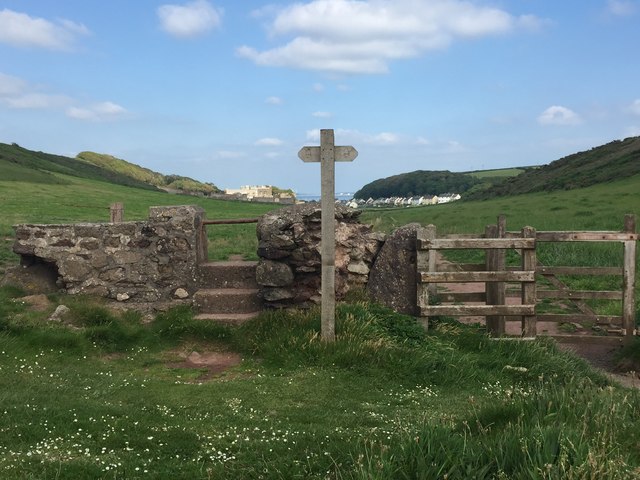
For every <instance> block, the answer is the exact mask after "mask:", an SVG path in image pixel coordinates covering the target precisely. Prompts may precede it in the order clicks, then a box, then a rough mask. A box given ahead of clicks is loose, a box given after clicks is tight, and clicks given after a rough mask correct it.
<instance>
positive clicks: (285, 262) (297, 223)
mask: <svg viewBox="0 0 640 480" xmlns="http://www.w3.org/2000/svg"><path fill="white" fill-rule="evenodd" d="M359 215H360V212H359V211H356V210H352V209H349V208H346V207H343V206H340V205H336V263H335V267H336V298H338V299H341V298H343V297H344V295H345V294H346V293H347V292H348V291H349V290H350V289H351V288H353V287H356V286H362V287H364V286H365V285H366V283H367V280H368V276H369V271H370V269H371V266H372V265H373V262H374V259H375V257H376V255H377V254H378V251H379V249H380V247H381V245H382V243H383V242H384V235H382V234H380V233H376V232H373V231H372V229H371V226H369V225H363V224H361V223H360V222H359V221H358V217H359ZM257 234H258V256H259V257H260V261H259V262H258V266H257V272H256V277H257V278H256V279H257V282H258V284H259V285H260V295H261V297H262V298H263V300H264V302H265V303H266V305H268V306H272V307H287V306H310V305H313V304H315V303H319V302H320V300H321V298H320V290H321V269H322V262H321V257H320V239H321V209H320V205H319V204H317V203H306V204H303V205H294V206H291V207H286V208H281V209H279V210H276V211H274V212H271V213H268V214H266V215H263V216H262V217H261V218H260V221H259V222H258V229H257Z"/></svg>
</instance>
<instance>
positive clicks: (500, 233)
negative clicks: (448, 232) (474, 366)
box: [484, 215, 507, 337]
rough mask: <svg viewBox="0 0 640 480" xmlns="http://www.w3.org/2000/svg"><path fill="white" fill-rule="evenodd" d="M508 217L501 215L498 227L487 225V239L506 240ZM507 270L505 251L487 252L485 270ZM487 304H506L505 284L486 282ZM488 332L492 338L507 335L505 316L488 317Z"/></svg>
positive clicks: (492, 250)
mask: <svg viewBox="0 0 640 480" xmlns="http://www.w3.org/2000/svg"><path fill="white" fill-rule="evenodd" d="M506 222H507V221H506V217H505V216H504V215H500V216H499V217H498V222H497V224H496V225H487V226H486V228H485V231H484V233H485V237H486V238H504V235H505V231H506ZM505 268H506V261H505V251H504V250H502V249H499V250H498V249H491V250H486V253H485V270H486V271H488V272H503V271H504V270H505ZM485 292H486V303H487V305H504V304H505V284H504V282H486V283H485ZM486 322H487V330H488V331H489V334H490V335H491V336H492V337H500V336H502V335H504V334H505V324H504V316H502V315H487V317H486Z"/></svg>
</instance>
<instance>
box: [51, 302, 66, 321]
mask: <svg viewBox="0 0 640 480" xmlns="http://www.w3.org/2000/svg"><path fill="white" fill-rule="evenodd" d="M70 311H71V310H70V309H69V307H67V306H66V305H58V306H57V307H56V309H55V310H54V312H53V313H52V314H51V315H50V316H49V318H47V321H48V322H61V321H62V317H63V316H65V315H66V314H67V313H69V312H70Z"/></svg>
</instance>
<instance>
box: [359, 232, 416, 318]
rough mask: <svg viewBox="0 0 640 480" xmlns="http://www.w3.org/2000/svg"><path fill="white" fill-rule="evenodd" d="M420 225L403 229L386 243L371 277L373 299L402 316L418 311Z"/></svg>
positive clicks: (369, 285)
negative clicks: (417, 243)
mask: <svg viewBox="0 0 640 480" xmlns="http://www.w3.org/2000/svg"><path fill="white" fill-rule="evenodd" d="M419 227H420V224H418V223H411V224H409V225H405V226H404V227H400V228H399V229H397V230H396V231H395V232H393V233H392V234H391V235H390V236H389V237H388V238H387V240H386V242H385V243H384V245H383V246H382V248H381V249H380V252H379V253H378V256H377V258H376V261H375V263H374V265H373V268H372V269H371V273H370V274H369V283H368V284H367V291H368V292H369V295H370V296H371V298H372V299H373V300H374V301H376V302H378V303H381V304H382V305H385V306H387V307H389V308H391V309H392V310H394V311H396V312H398V313H404V314H408V315H415V314H416V310H417V286H416V235H417V229H418V228H419Z"/></svg>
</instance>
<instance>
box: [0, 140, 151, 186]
mask: <svg viewBox="0 0 640 480" xmlns="http://www.w3.org/2000/svg"><path fill="white" fill-rule="evenodd" d="M0 171H2V180H5V181H22V182H31V183H48V184H60V185H64V184H66V183H68V182H66V181H65V180H64V179H63V178H61V177H59V176H56V175H55V174H56V173H61V174H64V175H71V176H73V177H79V178H87V179H91V180H100V181H103V182H109V183H115V184H117V185H124V186H128V187H136V188H144V189H146V190H157V188H156V187H154V186H153V185H150V184H148V183H145V182H141V181H140V180H137V179H135V178H131V177H129V176H127V175H124V174H122V173H118V172H114V171H112V170H108V169H105V168H102V167H100V166H98V165H92V164H90V163H86V162H81V161H79V160H76V159H75V158H69V157H64V156H62V155H52V154H50V153H43V152H35V151H32V150H28V149H26V148H22V147H21V146H19V145H17V144H15V143H13V144H11V145H9V144H6V143H0Z"/></svg>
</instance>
